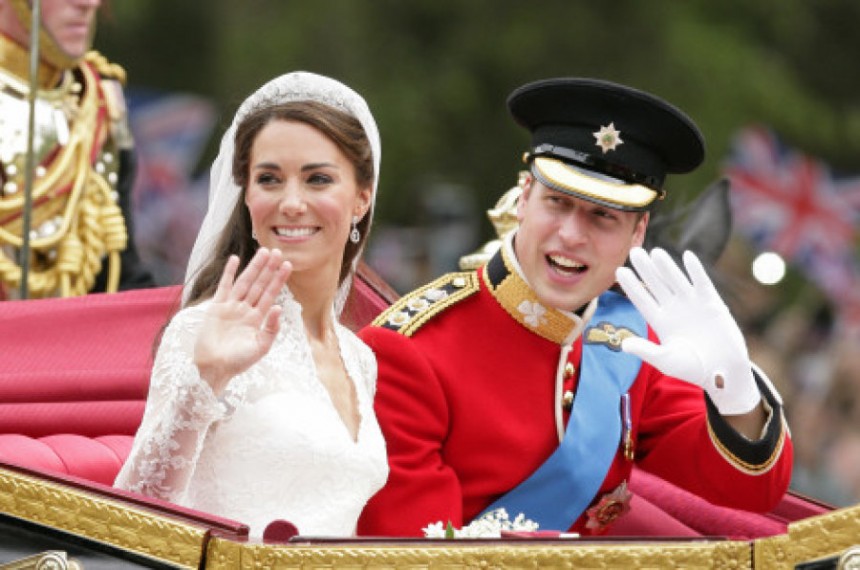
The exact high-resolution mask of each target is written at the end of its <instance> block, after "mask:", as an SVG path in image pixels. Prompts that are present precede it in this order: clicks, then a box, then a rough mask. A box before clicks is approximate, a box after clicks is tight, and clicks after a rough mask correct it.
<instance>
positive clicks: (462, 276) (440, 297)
mask: <svg viewBox="0 0 860 570" xmlns="http://www.w3.org/2000/svg"><path fill="white" fill-rule="evenodd" d="M446 288H448V289H450V290H446ZM478 289H479V286H478V277H477V274H476V273H475V272H469V273H449V274H447V275H443V276H442V277H440V278H439V279H437V280H435V281H433V282H432V283H428V284H427V285H425V286H424V287H421V288H419V289H416V290H414V291H412V292H411V293H409V294H408V295H406V296H404V297H401V298H400V299H399V300H398V301H397V302H396V303H394V304H393V305H391V306H390V307H389V308H388V309H386V310H385V311H384V312H383V313H382V314H380V315H379V316H378V317H376V319H374V321H373V326H376V327H384V328H388V329H394V330H396V331H397V332H399V333H400V334H403V335H406V336H412V335H413V334H414V333H415V331H417V330H418V329H420V328H421V326H422V325H424V323H426V322H427V321H429V320H430V319H431V318H433V317H434V316H436V315H438V314H439V313H441V312H442V311H444V310H445V309H447V308H448V307H450V306H451V305H453V304H455V303H457V302H458V301H460V300H462V299H465V298H466V297H468V296H470V295H472V294H473V293H475V292H477V291H478Z"/></svg>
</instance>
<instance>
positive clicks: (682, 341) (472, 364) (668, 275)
mask: <svg viewBox="0 0 860 570" xmlns="http://www.w3.org/2000/svg"><path fill="white" fill-rule="evenodd" d="M508 106H509V109H510V111H511V113H512V115H513V117H514V119H515V120H516V121H517V123H519V124H520V125H521V126H524V127H525V128H527V129H528V130H529V131H530V133H531V137H532V140H531V145H530V147H529V151H528V152H527V153H526V155H525V162H526V165H527V167H528V172H527V173H526V175H525V176H523V177H522V178H521V180H520V189H521V195H520V196H519V197H518V202H517V213H516V215H517V221H518V224H517V227H516V228H515V229H514V230H512V231H509V232H507V233H506V234H505V237H504V239H503V240H502V244H501V247H500V248H499V249H498V250H497V251H496V252H495V253H494V254H493V255H492V257H491V258H490V259H489V261H487V262H486V264H485V265H483V266H481V267H479V268H478V269H477V270H474V271H464V272H461V273H453V274H449V275H446V276H443V277H441V278H439V279H438V280H436V281H435V282H433V283H430V284H429V285H426V286H424V287H422V288H419V289H417V290H416V291H414V292H412V293H410V294H408V295H406V296H404V297H403V298H402V299H401V300H399V301H398V302H397V303H395V304H394V305H392V306H391V307H390V308H389V309H388V310H387V311H385V312H384V313H383V314H382V315H380V316H379V317H378V318H377V319H376V321H374V323H373V325H372V326H369V327H367V328H365V329H364V330H363V331H362V332H361V337H362V338H363V340H364V341H365V342H367V344H368V345H370V347H371V348H372V349H373V350H374V352H375V353H376V356H377V361H378V366H379V377H378V381H377V393H376V411H377V416H378V418H379V423H380V425H381V427H382V431H383V433H384V435H385V439H386V444H387V446H388V454H389V463H390V475H389V479H388V482H387V484H386V486H385V487H384V488H383V489H382V490H381V491H380V492H379V493H377V495H376V496H375V497H374V498H373V499H371V501H370V502H369V503H368V506H367V508H366V510H365V511H364V514H363V515H362V518H361V520H360V522H359V527H358V531H359V533H360V534H363V535H377V536H380V535H381V536H391V535H395V536H396V535H421V533H422V529H424V528H426V527H428V526H433V527H436V528H439V525H437V523H441V525H442V526H444V525H446V524H447V523H448V522H450V523H451V524H452V525H453V526H454V527H461V526H462V525H466V524H468V523H470V522H472V521H475V520H476V519H480V518H481V517H483V516H489V517H493V516H494V513H499V512H500V511H498V509H501V508H504V509H505V512H506V514H507V516H508V518H509V519H510V520H511V521H514V520H516V519H517V518H518V517H519V516H520V515H522V516H524V517H525V518H526V519H527V520H528V521H531V522H536V523H538V524H539V529H540V530H546V531H553V530H555V531H561V532H565V531H574V532H579V533H581V534H602V533H605V532H607V531H608V529H609V527H610V526H611V525H612V524H613V523H614V522H615V520H617V518H618V517H619V516H621V515H623V514H624V513H625V512H626V511H627V510H628V509H629V501H630V498H631V493H630V491H629V490H628V487H627V482H628V480H629V478H630V475H631V472H632V468H633V466H634V464H635V465H638V466H639V467H641V468H642V469H643V470H646V471H649V472H651V473H653V474H655V475H658V476H660V477H662V478H664V479H666V480H669V481H670V482H672V483H674V484H676V485H679V486H681V487H683V488H685V489H687V490H689V491H691V492H693V493H695V494H697V495H699V496H701V497H704V498H705V499H707V500H709V501H711V502H713V503H716V504H719V505H724V506H730V507H734V508H743V509H748V510H752V511H768V510H770V509H771V508H773V507H774V506H775V505H776V504H777V503H778V502H779V500H780V499H781V498H782V497H783V495H784V493H785V491H786V490H787V488H788V485H789V480H790V476H791V465H792V445H791V440H790V437H789V435H788V430H787V427H786V424H785V420H784V418H783V413H782V409H781V401H780V398H779V395H778V394H777V393H776V392H775V390H774V389H773V388H772V386H771V384H770V381H769V380H768V379H767V378H766V376H765V375H764V373H763V372H762V371H761V370H759V369H758V368H757V367H756V366H755V365H753V364H752V363H751V362H750V360H749V355H748V351H747V347H746V343H745V341H744V338H743V336H742V335H741V332H740V329H739V328H738V326H737V324H736V323H735V321H734V319H733V317H732V316H731V314H730V312H729V310H728V308H727V307H726V305H725V304H724V303H723V301H722V299H721V298H720V297H719V295H718V293H717V291H716V289H715V288H714V287H713V284H712V282H711V280H710V278H709V277H708V275H707V273H706V272H705V270H704V269H703V266H702V264H701V263H700V262H699V260H698V258H697V257H696V255H695V254H693V253H692V252H689V251H688V252H686V254H685V255H684V258H683V265H684V269H685V270H682V269H681V268H680V267H679V266H678V265H677V264H676V263H675V262H674V261H673V260H672V259H671V257H670V256H669V255H668V254H667V253H666V251H664V250H661V249H658V248H655V249H654V250H652V251H651V252H646V251H645V250H644V249H642V248H641V247H640V246H641V245H642V243H643V240H644V237H645V231H646V227H647V225H648V222H649V219H650V209H651V208H652V207H653V206H654V204H655V203H656V202H657V200H659V199H660V198H661V197H663V195H664V192H665V189H664V181H665V178H666V175H667V174H670V173H685V172H689V171H691V170H693V169H695V168H696V167H698V166H699V165H700V164H701V163H702V161H703V160H704V142H703V138H702V135H701V133H700V132H699V129H698V128H697V127H696V125H695V124H694V123H693V121H692V120H690V119H689V118H688V117H687V116H686V115H685V114H683V113H682V112H681V111H679V110H678V109H676V108H675V107H674V106H672V105H670V104H669V103H667V102H665V101H663V100H662V99H660V98H658V97H655V96H653V95H650V94H648V93H644V92H642V91H639V90H636V89H631V88H629V87H625V86H622V85H617V84H614V83H609V82H605V81H599V80H593V79H579V78H561V79H550V80H544V81H538V82H535V83H531V84H528V85H525V86H523V87H520V88H519V89H517V90H515V91H514V92H513V94H512V95H511V96H510V97H509V99H508ZM501 207H504V204H502V205H501ZM628 257H629V259H630V262H631V264H632V269H631V268H629V267H624V265H625V262H626V261H627V260H628ZM634 269H635V272H634ZM619 285H620V288H621V289H619V287H618V286H619ZM621 290H623V293H626V295H625V294H623V293H622V292H621Z"/></svg>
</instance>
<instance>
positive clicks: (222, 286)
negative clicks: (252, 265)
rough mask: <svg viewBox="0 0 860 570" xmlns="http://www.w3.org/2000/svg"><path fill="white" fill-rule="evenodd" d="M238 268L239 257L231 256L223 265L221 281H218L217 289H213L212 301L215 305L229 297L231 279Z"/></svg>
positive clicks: (231, 285) (234, 276)
mask: <svg viewBox="0 0 860 570" xmlns="http://www.w3.org/2000/svg"><path fill="white" fill-rule="evenodd" d="M238 268H239V257H238V256H235V255H231V256H230V257H229V258H228V259H227V263H226V264H225V265H224V272H223V273H221V279H220V280H219V281H218V288H217V289H215V295H214V297H213V301H215V302H216V303H219V302H224V301H226V300H227V297H229V296H230V291H231V290H232V288H233V279H235V278H236V270H237V269H238Z"/></svg>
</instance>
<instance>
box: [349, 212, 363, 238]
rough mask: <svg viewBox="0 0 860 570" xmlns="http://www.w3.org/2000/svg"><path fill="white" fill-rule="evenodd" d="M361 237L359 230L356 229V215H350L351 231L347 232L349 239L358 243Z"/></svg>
mask: <svg viewBox="0 0 860 570" xmlns="http://www.w3.org/2000/svg"><path fill="white" fill-rule="evenodd" d="M360 239H361V232H359V231H358V216H353V217H352V231H351V232H349V241H351V242H352V243H358V241H359V240H360Z"/></svg>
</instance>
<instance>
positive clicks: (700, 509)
mask: <svg viewBox="0 0 860 570" xmlns="http://www.w3.org/2000/svg"><path fill="white" fill-rule="evenodd" d="M630 490H631V491H633V492H634V493H635V494H637V495H640V496H641V497H643V498H644V499H646V500H647V501H649V502H650V503H653V504H657V505H660V506H661V507H660V509H661V510H662V511H664V512H665V513H666V514H667V515H669V516H670V517H672V518H674V519H676V520H678V521H680V522H682V523H683V524H684V525H686V526H688V527H690V528H691V529H693V530H694V531H695V532H697V533H699V534H700V535H703V536H723V537H726V538H732V539H737V540H751V539H755V538H761V537H766V536H774V535H777V534H784V533H785V532H787V525H786V523H785V521H780V520H777V519H775V518H774V517H770V516H768V515H762V514H758V513H752V512H747V511H741V510H737V509H730V508H726V507H719V506H716V505H713V504H711V503H709V502H708V501H706V500H704V499H702V498H701V497H699V496H698V495H694V494H693V493H690V492H689V491H686V490H684V489H681V488H680V487H676V486H675V485H673V484H671V483H669V482H667V481H664V480H663V479H661V478H659V477H657V476H656V475H652V474H651V473H648V472H647V471H643V470H641V469H638V468H636V469H634V470H633V476H632V477H631V479H630ZM619 523H620V521H619Z"/></svg>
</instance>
